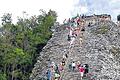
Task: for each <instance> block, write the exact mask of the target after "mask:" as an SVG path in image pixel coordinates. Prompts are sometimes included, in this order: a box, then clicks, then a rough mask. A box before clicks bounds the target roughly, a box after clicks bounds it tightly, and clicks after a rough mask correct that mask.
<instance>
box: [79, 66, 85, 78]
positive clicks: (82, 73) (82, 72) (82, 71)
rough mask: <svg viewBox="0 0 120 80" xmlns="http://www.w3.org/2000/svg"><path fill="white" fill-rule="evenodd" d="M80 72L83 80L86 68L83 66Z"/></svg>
mask: <svg viewBox="0 0 120 80" xmlns="http://www.w3.org/2000/svg"><path fill="white" fill-rule="evenodd" d="M79 72H80V75H81V80H82V78H83V75H84V72H85V69H84V67H83V66H81V67H80V68H79Z"/></svg>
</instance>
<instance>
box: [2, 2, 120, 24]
mask: <svg viewBox="0 0 120 80" xmlns="http://www.w3.org/2000/svg"><path fill="white" fill-rule="evenodd" d="M40 9H44V10H46V11H48V10H49V9H52V10H55V11H56V12H57V14H58V18H57V21H58V22H60V23H62V22H63V20H64V19H67V18H71V17H73V16H76V15H77V14H86V15H91V14H110V15H111V16H112V20H114V21H115V20H116V17H117V15H118V14H120V0H0V17H2V15H3V14H4V13H12V19H13V23H15V22H16V21H17V16H19V17H23V13H22V12H23V11H26V12H27V14H28V15H27V16H26V17H30V16H32V15H39V14H40V12H39V10H40Z"/></svg>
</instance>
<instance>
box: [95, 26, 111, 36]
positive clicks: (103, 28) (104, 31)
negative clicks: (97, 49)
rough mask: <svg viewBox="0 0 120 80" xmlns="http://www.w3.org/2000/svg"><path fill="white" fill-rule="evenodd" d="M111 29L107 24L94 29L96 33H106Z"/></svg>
mask: <svg viewBox="0 0 120 80" xmlns="http://www.w3.org/2000/svg"><path fill="white" fill-rule="evenodd" d="M108 31H109V28H108V27H107V26H102V27H100V28H98V29H97V30H96V31H94V33H95V34H106V33H107V32H108Z"/></svg>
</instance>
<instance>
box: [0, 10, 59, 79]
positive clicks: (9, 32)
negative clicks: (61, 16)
mask: <svg viewBox="0 0 120 80" xmlns="http://www.w3.org/2000/svg"><path fill="white" fill-rule="evenodd" d="M40 12H41V13H42V14H40V15H38V16H32V17H31V18H29V19H23V18H19V19H18V22H17V24H15V25H14V24H12V19H11V18H12V16H11V14H9V13H7V14H5V15H3V17H2V28H3V31H4V34H3V36H0V59H1V60H0V71H2V73H3V74H2V73H1V74H0V80H13V79H16V78H19V79H20V80H28V78H29V75H30V73H31V70H32V67H33V65H34V63H35V61H36V59H37V58H36V57H37V55H38V54H39V52H38V51H40V49H41V48H39V47H38V46H40V44H46V43H47V41H48V40H49V39H50V37H51V35H52V32H51V30H50V29H51V26H53V25H54V23H55V22H56V18H57V14H56V12H55V11H52V10H50V11H49V12H48V13H46V12H45V11H44V10H40ZM42 46H43V45H42Z"/></svg>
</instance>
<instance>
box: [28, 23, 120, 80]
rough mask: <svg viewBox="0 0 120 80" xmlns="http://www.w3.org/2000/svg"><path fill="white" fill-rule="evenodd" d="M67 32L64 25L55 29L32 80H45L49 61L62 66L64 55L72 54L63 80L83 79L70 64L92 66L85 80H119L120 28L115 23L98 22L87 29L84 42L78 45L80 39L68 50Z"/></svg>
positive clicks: (41, 54)
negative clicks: (70, 67) (43, 79)
mask: <svg viewBox="0 0 120 80" xmlns="http://www.w3.org/2000/svg"><path fill="white" fill-rule="evenodd" d="M67 34H68V31H67V30H66V29H65V27H64V26H60V27H57V28H56V32H54V35H53V37H52V38H51V39H50V40H49V42H48V44H47V45H46V46H45V47H44V48H43V50H42V52H41V53H40V57H38V61H37V63H36V64H35V68H34V69H33V71H32V74H31V76H30V80H42V79H41V77H42V76H43V75H44V74H43V73H45V70H46V69H47V66H46V65H47V64H48V63H49V61H48V60H51V61H54V62H55V63H57V64H59V63H60V62H61V60H62V55H63V54H65V53H69V55H68V56H69V57H68V58H67V61H66V62H67V64H66V65H65V70H64V72H63V73H62V74H63V76H62V77H61V78H62V80H81V79H80V73H79V72H78V70H77V69H76V70H75V71H74V72H73V71H69V68H68V65H69V64H70V62H71V61H75V62H77V61H80V62H81V64H89V67H90V68H89V73H88V74H87V76H86V77H83V79H82V80H120V58H119V57H118V56H119V55H118V54H119V49H120V28H119V27H117V26H116V25H115V24H114V23H113V22H111V21H106V22H99V23H96V24H95V25H93V26H91V27H85V32H84V33H83V35H82V38H83V42H82V44H80V43H79V38H80V36H81V35H80V36H78V37H77V38H76V41H75V43H74V47H72V48H69V43H68V41H67Z"/></svg>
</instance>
